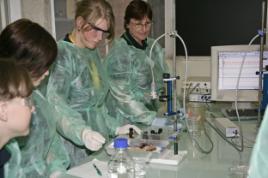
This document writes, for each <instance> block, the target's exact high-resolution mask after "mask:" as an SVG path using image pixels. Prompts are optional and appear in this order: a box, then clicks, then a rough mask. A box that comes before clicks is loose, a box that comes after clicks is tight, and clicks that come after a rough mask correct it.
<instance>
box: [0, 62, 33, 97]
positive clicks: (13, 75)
mask: <svg viewBox="0 0 268 178" xmlns="http://www.w3.org/2000/svg"><path fill="white" fill-rule="evenodd" d="M0 81H1V82H0V101H8V100H11V99H13V98H15V97H21V98H25V97H27V96H29V95H31V93H32V91H33V84H32V80H31V77H30V75H29V73H28V71H27V70H26V69H25V68H24V67H22V66H19V65H16V64H15V63H14V62H13V60H10V59H4V60H3V59H0Z"/></svg>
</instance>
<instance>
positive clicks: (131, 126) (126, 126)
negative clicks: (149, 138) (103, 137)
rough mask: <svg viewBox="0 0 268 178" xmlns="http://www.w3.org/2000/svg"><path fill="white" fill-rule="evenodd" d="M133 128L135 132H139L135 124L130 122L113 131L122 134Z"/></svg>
mask: <svg viewBox="0 0 268 178" xmlns="http://www.w3.org/2000/svg"><path fill="white" fill-rule="evenodd" d="M130 128H133V129H134V131H135V132H137V134H139V135H140V134H141V129H139V128H138V127H137V126H135V125H131V124H127V125H124V126H122V127H118V128H117V129H116V131H115V134H116V135H124V134H128V133H129V129H130Z"/></svg>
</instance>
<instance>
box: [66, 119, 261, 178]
mask: <svg viewBox="0 0 268 178" xmlns="http://www.w3.org/2000/svg"><path fill="white" fill-rule="evenodd" d="M208 121H209V122H211V121H212V122H213V118H210V120H209V119H208ZM204 126H205V127H204V128H205V129H202V130H201V131H200V134H199V135H190V134H189V133H188V132H187V131H185V130H181V132H180V133H179V134H178V136H179V137H178V138H179V139H178V150H179V153H181V152H185V151H186V152H187V154H186V155H185V156H183V158H182V159H180V161H179V163H178V165H167V164H164V163H161V164H159V163H149V164H147V165H146V170H147V171H146V178H216V177H217V178H244V177H245V178H246V172H247V168H248V163H249V159H250V154H251V151H252V148H253V145H254V142H255V137H256V134H257V129H258V127H257V121H256V120H252V121H243V122H242V128H243V133H244V134H243V137H244V151H243V152H239V151H237V150H236V149H235V148H234V147H233V146H232V145H230V144H229V143H227V142H226V141H225V140H224V138H223V137H221V136H220V135H219V134H218V133H217V132H216V131H215V130H214V129H213V128H212V127H211V125H210V124H208V122H205V123H204ZM207 135H208V136H209V137H207ZM209 138H210V139H211V141H212V143H213V149H212V151H211V152H209V150H211V147H212V144H211V142H210V139H209ZM229 139H230V138H229ZM234 141H235V140H234ZM172 148H173V147H172V144H171V147H170V149H171V150H172ZM205 152H209V153H205ZM94 158H97V159H98V160H101V161H105V162H107V161H108V160H109V156H108V154H107V150H106V149H103V150H102V151H100V152H96V153H95V154H93V155H91V156H89V157H88V158H86V159H85V162H89V161H91V160H92V159H94ZM80 168H81V170H80ZM74 170H75V171H74ZM90 171H92V169H89V170H88V176H87V168H86V170H85V167H83V163H81V166H77V167H75V168H71V169H70V170H69V171H68V173H69V174H68V175H64V176H63V177H65V178H75V177H76V176H73V175H77V176H79V177H84V178H86V177H91V178H92V177H102V176H99V175H95V176H94V175H92V174H91V173H90ZM93 171H94V170H93ZM85 172H86V173H85ZM80 173H81V175H80ZM70 174H73V175H70Z"/></svg>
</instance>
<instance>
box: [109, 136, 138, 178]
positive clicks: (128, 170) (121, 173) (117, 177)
mask: <svg viewBox="0 0 268 178" xmlns="http://www.w3.org/2000/svg"><path fill="white" fill-rule="evenodd" d="M114 148H115V151H116V152H115V154H114V155H113V156H112V157H111V159H110V160H109V162H108V174H109V178H134V177H135V176H134V175H135V169H134V160H133V159H132V157H131V156H130V155H129V153H128V151H127V148H128V142H127V139H126V138H116V139H115V140H114Z"/></svg>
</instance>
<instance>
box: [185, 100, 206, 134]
mask: <svg viewBox="0 0 268 178" xmlns="http://www.w3.org/2000/svg"><path fill="white" fill-rule="evenodd" d="M186 113H187V121H186V122H187V127H188V131H189V132H190V133H191V134H192V135H200V134H201V130H203V127H204V121H205V117H206V107H205V105H204V104H203V103H197V102H189V103H188V104H187V107H186Z"/></svg>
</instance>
